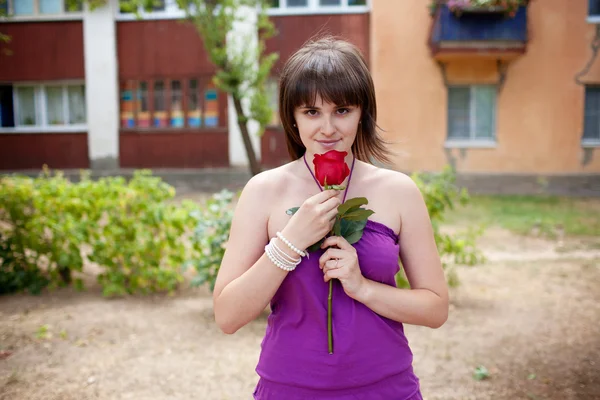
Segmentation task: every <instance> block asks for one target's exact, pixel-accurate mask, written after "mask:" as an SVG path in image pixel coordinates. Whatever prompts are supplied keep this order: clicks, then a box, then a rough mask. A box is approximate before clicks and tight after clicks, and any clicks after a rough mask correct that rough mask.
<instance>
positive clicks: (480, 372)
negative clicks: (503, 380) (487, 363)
mask: <svg viewBox="0 0 600 400" xmlns="http://www.w3.org/2000/svg"><path fill="white" fill-rule="evenodd" d="M489 377H490V373H489V371H488V370H487V368H486V367H484V366H483V365H480V366H479V367H477V368H475V372H474V373H473V379H475V380H476V381H482V380H484V379H488V378H489Z"/></svg>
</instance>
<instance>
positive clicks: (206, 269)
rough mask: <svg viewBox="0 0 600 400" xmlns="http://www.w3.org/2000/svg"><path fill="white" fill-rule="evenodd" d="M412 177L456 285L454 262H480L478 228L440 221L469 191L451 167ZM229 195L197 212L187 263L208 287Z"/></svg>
mask: <svg viewBox="0 0 600 400" xmlns="http://www.w3.org/2000/svg"><path fill="white" fill-rule="evenodd" d="M412 178H413V180H414V181H415V183H416V184H417V186H418V187H419V189H420V190H421V192H422V194H423V197H424V199H425V203H426V205H427V210H428V211H429V215H430V217H431V222H432V225H433V231H434V237H435V241H436V244H437V247H438V251H439V253H440V257H441V258H442V264H443V267H444V270H445V273H446V278H447V281H448V284H449V285H450V286H456V285H457V284H458V279H457V276H456V273H455V272H454V270H453V269H452V266H453V265H455V264H467V265H474V264H477V263H480V262H483V256H482V255H481V253H480V252H479V251H478V250H477V249H476V247H475V239H476V237H477V235H478V232H476V231H473V230H470V231H467V232H465V233H462V234H460V235H455V234H452V235H450V234H447V233H442V232H441V230H440V225H441V223H442V222H443V221H444V216H445V215H446V213H447V212H448V211H449V210H450V209H452V208H454V206H455V205H457V204H466V203H467V202H468V200H469V197H468V194H467V192H466V190H464V189H463V190H460V189H459V188H458V187H457V186H456V176H455V174H454V171H452V169H450V168H446V169H444V171H443V172H442V173H440V174H427V175H426V174H413V176H412ZM232 198H233V194H232V193H230V192H226V191H223V192H221V193H220V194H217V195H215V196H214V197H213V198H211V199H210V200H209V201H208V202H207V204H206V207H204V209H203V210H202V211H201V212H199V213H198V214H197V215H196V218H197V219H198V225H197V228H196V232H195V235H194V239H193V241H194V243H195V245H196V246H198V249H199V251H200V258H199V259H198V260H194V261H192V262H190V263H188V264H191V265H193V266H194V267H195V268H196V271H197V276H196V278H195V279H194V284H196V285H199V284H202V283H205V282H206V283H208V284H209V286H210V288H211V290H212V289H213V288H214V284H215V280H216V277H217V273H218V271H219V267H220V265H221V260H222V259H223V254H224V253H225V246H226V244H227V240H228V236H229V229H230V227H231V219H232V216H233V211H232V207H231V201H232ZM396 281H397V283H398V286H399V287H409V284H408V281H407V279H406V276H405V275H404V273H403V271H401V272H400V273H399V274H398V275H397V277H396Z"/></svg>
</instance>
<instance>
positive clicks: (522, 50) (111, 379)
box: [0, 0, 600, 400]
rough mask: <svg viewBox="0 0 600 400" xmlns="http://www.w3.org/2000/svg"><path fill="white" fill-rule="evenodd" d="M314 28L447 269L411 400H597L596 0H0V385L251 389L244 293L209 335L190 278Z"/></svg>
mask: <svg viewBox="0 0 600 400" xmlns="http://www.w3.org/2000/svg"><path fill="white" fill-rule="evenodd" d="M323 35H333V36H336V37H339V38H342V39H345V40H348V41H350V42H352V43H354V44H355V45H356V46H357V47H358V48H359V49H360V50H361V52H362V53H363V55H364V57H365V60H366V62H367V64H368V66H369V68H370V70H371V72H372V75H373V79H374V82H375V88H376V95H377V101H378V125H379V126H380V127H381V129H382V135H383V137H384V138H385V139H386V140H387V141H388V142H389V143H390V149H391V150H392V151H393V152H394V154H395V156H394V158H393V164H392V165H386V166H384V167H386V168H391V169H395V170H398V171H402V172H404V173H407V174H410V175H411V176H412V177H413V179H414V180H415V181H416V182H417V184H418V185H419V187H420V188H421V191H422V192H423V195H424V198H425V201H426V203H427V206H428V209H429V212H430V216H431V218H432V221H433V223H434V229H435V235H436V241H437V243H438V249H439V251H440V254H441V255H442V258H443V260H444V268H445V272H446V276H447V279H448V283H449V284H450V286H451V287H452V289H451V312H450V318H449V320H448V322H447V323H446V324H445V325H444V326H443V327H442V328H440V329H437V330H431V329H428V328H422V327H414V326H407V327H406V330H407V336H408V339H409V341H410V342H411V346H412V348H413V350H414V355H415V369H416V372H417V374H418V375H419V377H420V378H421V383H422V391H423V394H424V398H425V399H599V398H600V324H598V321H599V319H600V302H599V300H600V57H599V56H598V51H599V50H600V0H530V1H527V0H448V1H441V0H440V1H438V0H269V1H262V0H246V1H242V0H85V1H84V0H0V260H1V262H2V264H1V270H0V321H1V322H0V399H2V400H4V399H7V400H8V399H189V398H195V399H208V400H212V399H247V398H250V397H251V393H252V390H253V388H254V385H255V384H256V381H257V379H258V377H257V375H256V373H255V372H254V367H255V365H256V362H257V359H258V354H259V351H260V341H261V340H262V337H263V335H264V329H265V324H266V316H267V315H268V310H265V313H264V315H262V316H261V317H260V318H259V319H257V320H256V321H254V322H252V323H251V324H249V325H248V326H246V327H244V328H243V329H241V330H240V331H239V332H237V333H236V334H235V335H233V336H227V335H224V334H222V333H221V332H220V331H219V330H218V328H217V327H216V325H215V324H214V317H213V312H212V299H211V290H212V285H214V278H215V276H216V273H217V271H218V267H219V264H220V261H221V258H222V255H223V252H224V249H225V247H226V243H227V237H228V232H229V227H230V223H231V217H232V210H233V208H234V206H235V202H236V200H237V197H238V196H239V191H240V190H241V189H242V188H243V186H244V184H245V183H246V182H247V180H248V179H249V178H250V177H251V176H252V175H254V174H257V173H259V172H260V171H263V170H266V169H269V168H273V167H277V166H280V165H282V164H284V163H286V162H288V161H289V156H288V154H287V148H286V145H285V138H284V133H283V128H282V126H281V123H280V121H279V117H278V109H277V97H278V76H279V73H280V71H281V69H282V66H283V65H284V63H285V61H286V60H287V59H288V58H289V56H290V55H291V54H293V53H294V52H295V51H296V50H297V49H299V48H300V47H301V46H302V44H303V43H305V42H306V41H307V40H309V39H311V38H315V37H320V36H323ZM399 201H401V199H399ZM397 282H398V284H399V285H402V286H406V285H408V283H407V282H406V279H405V277H404V275H403V274H402V273H400V274H399V275H398V277H397Z"/></svg>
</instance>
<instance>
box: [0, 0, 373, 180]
mask: <svg viewBox="0 0 600 400" xmlns="http://www.w3.org/2000/svg"><path fill="white" fill-rule="evenodd" d="M2 4H4V3H2ZM4 7H5V8H4V11H5V13H6V14H9V15H10V17H9V18H5V19H4V20H3V22H1V23H0V33H2V34H4V35H8V36H10V38H11V40H10V42H8V43H2V44H0V102H1V103H0V169H2V170H22V169H40V168H41V167H42V165H43V164H47V165H48V166H49V167H50V168H60V169H70V168H92V169H108V170H113V169H115V168H206V167H227V166H230V165H240V164H244V163H245V159H246V158H245V152H244V148H243V146H242V145H241V139H240V135H239V132H238V131H237V124H236V122H235V121H236V119H235V111H234V110H233V108H232V107H231V104H229V103H231V102H229V101H228V98H227V95H226V94H225V93H222V92H220V91H219V90H217V89H216V88H215V86H214V84H213V83H212V77H213V75H214V73H215V69H214V67H213V65H212V64H211V63H210V61H209V59H208V55H207V53H206V51H205V50H204V48H203V44H202V40H201V39H200V37H199V36H198V34H197V32H196V30H195V28H194V27H193V26H192V25H190V24H188V23H182V22H181V19H182V18H183V17H184V13H183V12H182V11H181V10H179V9H178V8H177V6H176V3H175V1H174V0H165V1H162V2H158V3H157V5H156V6H155V8H154V9H153V10H152V11H150V12H144V11H142V12H141V19H140V18H138V17H136V15H134V14H133V13H131V12H129V11H131V10H124V9H121V8H120V6H119V2H118V0H107V4H106V5H105V6H103V7H99V8H97V9H95V10H93V11H89V10H87V6H86V5H85V4H83V5H82V6H81V7H79V8H78V9H76V10H74V11H70V10H67V6H66V1H65V0H9V1H8V3H6V4H5V6H4ZM369 10H370V7H369V5H368V4H367V2H366V1H365V0H338V1H335V0H334V1H331V0H327V1H325V0H287V1H285V0H280V1H274V2H273V7H272V8H271V10H270V14H271V18H272V20H273V22H274V24H275V25H276V27H277V29H278V31H279V35H278V36H277V37H274V38H272V39H270V40H269V42H268V51H269V52H272V51H275V52H278V53H279V54H280V59H279V62H278V63H277V65H275V67H274V69H273V79H272V82H270V85H269V87H270V88H271V92H272V96H273V99H275V98H276V91H277V85H276V80H277V74H278V70H279V69H281V66H282V65H283V62H284V60H285V59H286V58H287V57H289V55H290V54H291V53H293V52H294V51H295V50H296V49H297V48H299V47H300V46H301V45H302V43H304V41H306V40H307V39H308V38H310V37H312V36H314V35H316V34H319V33H324V32H326V33H330V34H334V35H339V36H342V37H345V38H347V39H348V40H350V41H352V42H354V43H356V44H357V45H358V46H359V47H360V48H361V50H362V51H363V52H365V54H368V51H369ZM282 137H283V135H282V132H281V130H280V128H279V127H278V125H277V118H274V124H273V125H272V126H270V127H268V129H267V132H266V134H265V135H264V137H263V138H262V142H263V145H260V141H258V140H257V146H256V147H257V151H258V154H259V156H260V155H261V153H262V152H263V150H264V154H262V159H263V163H264V164H265V165H273V164H277V163H280V162H281V161H282V157H283V158H285V152H281V151H280V148H279V147H280V146H281V143H282V142H281V139H282ZM283 147H284V148H285V146H283Z"/></svg>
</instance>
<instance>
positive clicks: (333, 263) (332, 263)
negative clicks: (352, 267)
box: [322, 259, 341, 273]
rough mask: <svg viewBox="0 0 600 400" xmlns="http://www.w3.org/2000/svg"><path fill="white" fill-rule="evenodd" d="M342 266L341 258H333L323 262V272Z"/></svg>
mask: <svg viewBox="0 0 600 400" xmlns="http://www.w3.org/2000/svg"><path fill="white" fill-rule="evenodd" d="M338 268H341V265H340V260H339V259H335V260H334V259H331V260H327V261H326V262H325V263H324V264H323V268H322V269H323V273H326V272H327V271H329V270H332V269H338Z"/></svg>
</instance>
